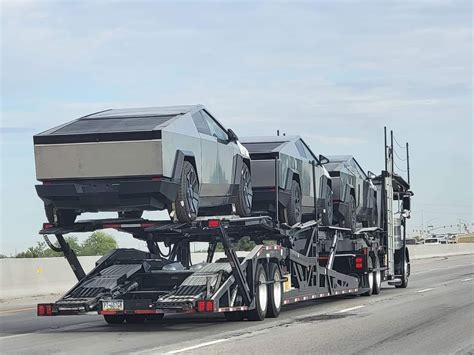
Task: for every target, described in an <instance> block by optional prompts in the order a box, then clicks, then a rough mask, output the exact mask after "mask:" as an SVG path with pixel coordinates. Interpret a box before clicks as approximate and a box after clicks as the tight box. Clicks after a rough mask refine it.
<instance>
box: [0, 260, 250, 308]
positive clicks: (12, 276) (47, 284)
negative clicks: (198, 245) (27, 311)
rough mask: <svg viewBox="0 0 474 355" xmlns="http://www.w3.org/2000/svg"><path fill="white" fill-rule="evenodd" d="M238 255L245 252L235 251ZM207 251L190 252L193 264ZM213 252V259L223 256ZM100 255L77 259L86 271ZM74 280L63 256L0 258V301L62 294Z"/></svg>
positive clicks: (198, 261) (90, 268)
mask: <svg viewBox="0 0 474 355" xmlns="http://www.w3.org/2000/svg"><path fill="white" fill-rule="evenodd" d="M237 254H238V255H239V256H243V255H246V254H247V253H246V252H243V253H242V252H238V253H237ZM206 256H207V254H206V253H192V256H191V258H192V262H193V264H198V263H200V262H203V261H205V260H206ZM224 256H225V254H224V253H215V260H217V259H218V258H222V257H224ZM99 259H100V256H81V257H79V261H80V262H81V264H82V267H83V268H84V271H85V272H86V273H87V272H89V271H91V270H92V269H93V268H94V266H95V262H96V261H97V260H99ZM76 282H77V279H76V277H75V276H74V273H73V272H72V270H71V268H70V266H69V264H68V262H67V261H66V259H64V258H36V259H0V300H5V299H13V298H22V297H30V296H37V295H47V294H51V293H54V294H57V293H65V292H66V291H68V290H69V289H70V288H71V287H72V286H74V284H75V283H76Z"/></svg>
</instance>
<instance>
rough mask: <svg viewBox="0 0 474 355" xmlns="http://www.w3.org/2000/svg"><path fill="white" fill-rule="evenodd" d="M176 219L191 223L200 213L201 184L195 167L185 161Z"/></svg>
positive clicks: (177, 198)
mask: <svg viewBox="0 0 474 355" xmlns="http://www.w3.org/2000/svg"><path fill="white" fill-rule="evenodd" d="M175 206H176V217H177V218H178V220H179V221H180V222H183V223H191V222H192V221H194V220H195V219H196V217H197V215H198V211H199V182H198V178H197V174H196V170H194V167H193V165H192V164H191V163H190V162H188V161H184V163H183V169H182V170H181V181H180V185H179V187H178V194H177V196H176V201H175Z"/></svg>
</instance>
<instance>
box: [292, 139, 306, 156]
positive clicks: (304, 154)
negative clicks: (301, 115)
mask: <svg viewBox="0 0 474 355" xmlns="http://www.w3.org/2000/svg"><path fill="white" fill-rule="evenodd" d="M295 145H296V149H298V153H300V155H301V156H302V157H303V158H307V156H306V153H305V151H304V146H303V143H301V141H296V142H295Z"/></svg>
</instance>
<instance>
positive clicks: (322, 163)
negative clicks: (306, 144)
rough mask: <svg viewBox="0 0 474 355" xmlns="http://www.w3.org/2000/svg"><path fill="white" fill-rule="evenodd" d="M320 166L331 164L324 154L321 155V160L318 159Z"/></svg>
mask: <svg viewBox="0 0 474 355" xmlns="http://www.w3.org/2000/svg"><path fill="white" fill-rule="evenodd" d="M318 161H319V162H318V165H324V164H327V163H329V159H328V158H326V157H325V156H324V155H322V154H319V158H318Z"/></svg>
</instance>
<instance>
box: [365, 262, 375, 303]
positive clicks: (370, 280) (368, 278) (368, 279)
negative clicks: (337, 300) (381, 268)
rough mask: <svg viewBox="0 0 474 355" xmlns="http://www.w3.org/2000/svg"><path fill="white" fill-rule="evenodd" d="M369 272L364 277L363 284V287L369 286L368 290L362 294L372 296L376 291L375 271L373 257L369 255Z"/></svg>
mask: <svg viewBox="0 0 474 355" xmlns="http://www.w3.org/2000/svg"><path fill="white" fill-rule="evenodd" d="M367 264H368V265H367V266H368V267H367V269H368V271H367V274H366V275H364V276H363V277H362V280H363V284H362V287H364V288H368V290H367V291H366V292H364V293H363V294H362V296H372V293H373V292H374V272H373V271H372V258H371V257H370V256H369V257H367Z"/></svg>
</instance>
